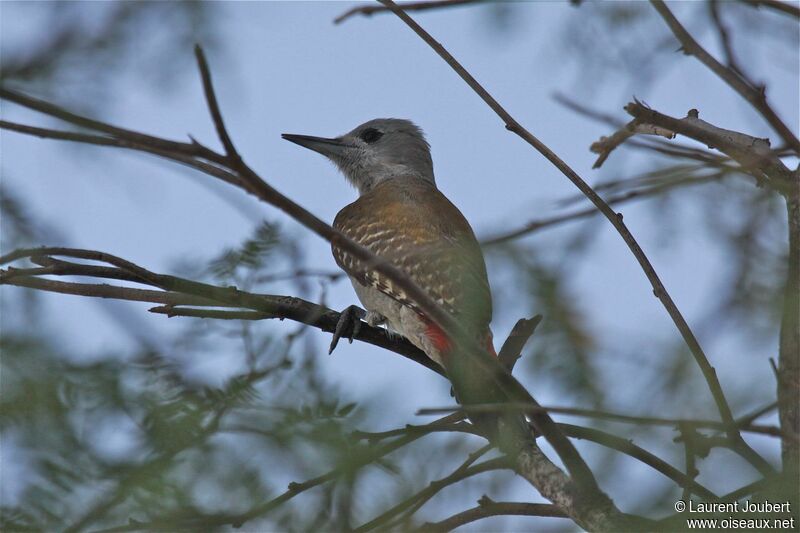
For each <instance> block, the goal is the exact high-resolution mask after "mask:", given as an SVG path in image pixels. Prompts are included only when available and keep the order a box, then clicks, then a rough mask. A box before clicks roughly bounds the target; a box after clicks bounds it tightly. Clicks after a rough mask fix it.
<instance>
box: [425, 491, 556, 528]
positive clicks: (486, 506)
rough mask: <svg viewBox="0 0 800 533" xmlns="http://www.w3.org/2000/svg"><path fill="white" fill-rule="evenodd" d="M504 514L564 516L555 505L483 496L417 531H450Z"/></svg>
mask: <svg viewBox="0 0 800 533" xmlns="http://www.w3.org/2000/svg"><path fill="white" fill-rule="evenodd" d="M504 515H514V516H550V517H557V518H564V517H566V515H565V514H564V513H562V512H561V511H560V510H559V509H558V508H557V507H556V506H555V505H550V504H547V503H523V502H495V501H493V500H491V499H490V498H487V497H486V496H484V497H483V498H481V499H480V500H478V506H477V507H473V508H472V509H467V510H466V511H462V512H460V513H458V514H454V515H453V516H451V517H448V518H445V519H444V520H441V521H439V522H429V523H427V524H424V525H423V526H422V527H420V528H419V531H425V532H428V531H431V532H433V531H442V532H444V531H452V530H453V529H455V528H457V527H460V526H463V525H464V524H469V523H471V522H476V521H478V520H481V519H483V518H489V517H490V516H504Z"/></svg>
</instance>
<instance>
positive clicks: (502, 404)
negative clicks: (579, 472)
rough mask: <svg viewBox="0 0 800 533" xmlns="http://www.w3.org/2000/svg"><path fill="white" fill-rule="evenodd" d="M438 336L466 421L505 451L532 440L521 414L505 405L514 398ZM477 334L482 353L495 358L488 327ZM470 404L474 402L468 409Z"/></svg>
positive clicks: (490, 376) (471, 360)
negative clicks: (483, 333) (483, 349)
mask: <svg viewBox="0 0 800 533" xmlns="http://www.w3.org/2000/svg"><path fill="white" fill-rule="evenodd" d="M439 331H441V330H439ZM431 338H433V337H431ZM440 338H441V339H442V340H441V344H440V345H441V347H442V348H443V349H442V350H441V353H442V361H443V362H444V364H445V370H446V371H447V375H448V377H449V378H450V382H451V383H452V385H453V389H454V391H455V395H456V400H457V401H458V403H459V404H461V405H463V406H466V412H467V415H468V416H469V419H470V421H471V422H472V423H473V424H474V425H475V426H476V427H477V428H478V429H479V431H480V432H481V433H483V434H484V435H485V436H486V437H488V438H489V440H490V441H491V442H492V443H493V444H496V445H497V446H498V447H499V448H501V449H502V450H503V451H504V452H505V453H515V452H516V451H517V448H519V447H520V446H526V445H528V444H530V443H531V442H533V441H534V439H535V437H534V435H533V433H532V432H531V429H530V426H529V424H528V421H527V419H526V418H525V415H524V414H522V413H520V412H519V411H517V410H514V409H513V406H508V404H509V403H512V402H514V399H513V398H510V397H509V393H508V391H506V390H505V389H504V388H503V386H502V385H501V383H500V382H499V380H497V379H496V376H495V375H493V374H492V372H487V371H486V370H485V368H486V367H485V366H483V365H480V364H479V363H478V362H477V361H475V360H474V358H473V357H470V356H467V354H459V353H456V352H455V351H454V350H453V345H452V343H450V342H449V340H448V339H447V338H446V337H444V335H442V336H441V337H440ZM481 338H482V343H481V344H482V345H485V346H486V351H485V352H484V357H487V358H488V356H491V357H494V358H496V357H497V353H496V352H495V349H494V345H493V343H492V333H491V331H489V330H487V333H486V334H485V335H483V336H481ZM493 363H494V361H493ZM492 366H494V365H492ZM497 371H500V372H502V371H503V369H502V368H499V367H498V369H497ZM493 405H497V408H496V409H494V408H493V407H492V406H493ZM470 406H474V407H473V409H472V410H471V409H470Z"/></svg>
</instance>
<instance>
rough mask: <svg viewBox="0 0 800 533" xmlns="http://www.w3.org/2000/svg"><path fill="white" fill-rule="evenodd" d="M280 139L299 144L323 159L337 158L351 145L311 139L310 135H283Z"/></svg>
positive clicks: (336, 141) (316, 138) (325, 139)
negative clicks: (318, 154) (320, 155)
mask: <svg viewBox="0 0 800 533" xmlns="http://www.w3.org/2000/svg"><path fill="white" fill-rule="evenodd" d="M281 137H282V138H284V139H286V140H287V141H290V142H293V143H295V144H299V145H300V146H302V147H303V148H308V149H309V150H314V151H315V152H317V153H320V154H322V155H324V156H325V157H338V156H341V155H343V154H344V152H346V151H347V150H349V149H350V148H353V146H352V145H350V144H348V143H346V142H344V141H342V140H341V139H335V138H334V139H329V138H326V137H313V136H311V135H295V134H293V133H284V134H282V135H281Z"/></svg>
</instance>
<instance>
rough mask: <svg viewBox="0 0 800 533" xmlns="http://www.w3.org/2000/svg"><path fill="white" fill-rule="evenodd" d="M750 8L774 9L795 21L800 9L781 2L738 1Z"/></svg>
mask: <svg viewBox="0 0 800 533" xmlns="http://www.w3.org/2000/svg"><path fill="white" fill-rule="evenodd" d="M739 1H740V2H742V3H744V4H745V5H747V6H750V7H756V8H760V7H766V8H769V9H774V10H775V11H778V12H780V13H784V14H786V15H790V16H792V17H794V18H796V19H800V7H797V6H795V5H793V4H791V3H789V2H782V1H781V0H739Z"/></svg>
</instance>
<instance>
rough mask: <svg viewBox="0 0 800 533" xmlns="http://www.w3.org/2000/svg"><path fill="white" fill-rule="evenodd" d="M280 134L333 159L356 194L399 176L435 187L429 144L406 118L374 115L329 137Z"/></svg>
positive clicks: (365, 191)
mask: <svg viewBox="0 0 800 533" xmlns="http://www.w3.org/2000/svg"><path fill="white" fill-rule="evenodd" d="M282 137H283V138H284V139H286V140H287V141H291V142H293V143H295V144H299V145H300V146H303V147H305V148H308V149H310V150H314V151H315V152H319V153H320V154H322V155H324V156H325V157H327V158H328V159H330V160H331V161H333V162H334V163H335V164H336V166H337V167H339V170H341V171H342V173H343V174H344V175H345V177H346V178H347V179H348V181H350V183H352V184H353V185H354V186H355V187H357V188H358V191H359V193H360V194H364V193H367V192H369V191H370V190H371V189H372V188H373V187H375V186H376V185H377V184H378V183H380V182H382V181H385V180H387V179H391V178H395V177H400V176H416V177H418V178H422V179H424V180H427V181H429V182H430V183H431V184H432V185H434V186H436V182H435V180H434V178H433V162H432V161H431V151H430V146H429V145H428V142H427V141H426V140H425V136H424V135H423V133H422V130H421V129H419V127H417V126H416V125H415V124H414V123H413V122H411V121H409V120H403V119H399V118H376V119H374V120H370V121H369V122H365V123H364V124H361V125H360V126H358V127H357V128H355V129H354V130H353V131H351V132H349V133H345V134H344V135H341V136H339V137H335V138H330V139H329V138H324V137H311V136H309V135H293V134H288V133H284V134H283V135H282Z"/></svg>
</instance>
